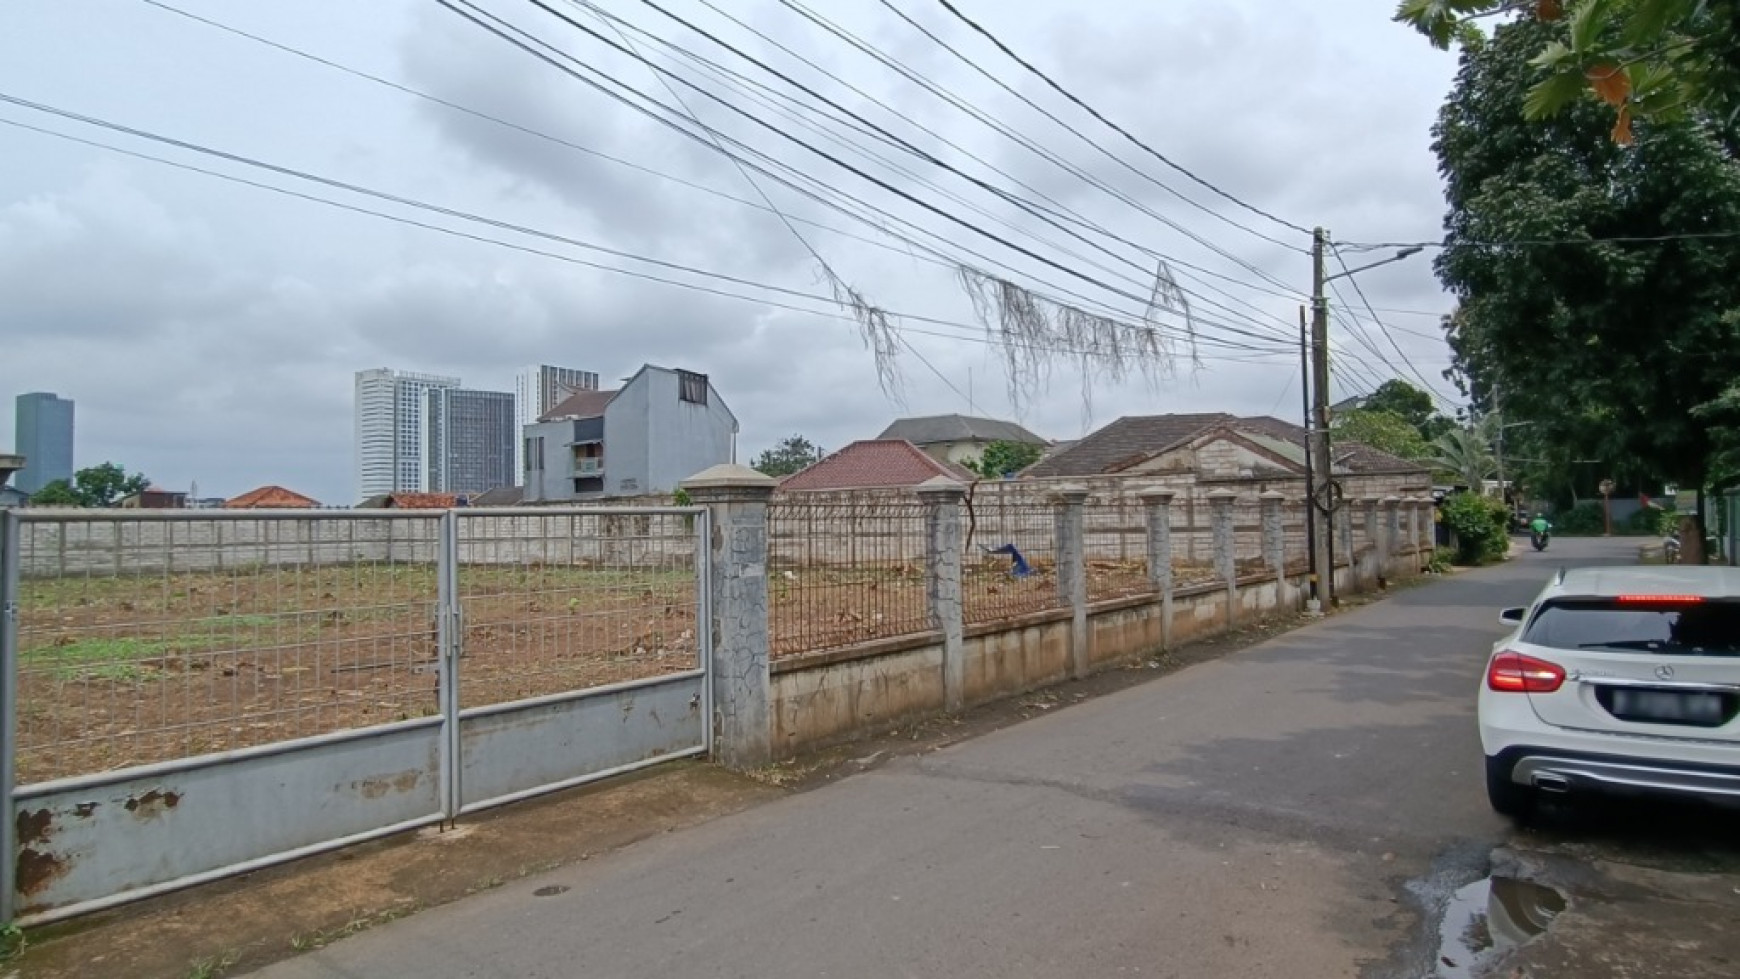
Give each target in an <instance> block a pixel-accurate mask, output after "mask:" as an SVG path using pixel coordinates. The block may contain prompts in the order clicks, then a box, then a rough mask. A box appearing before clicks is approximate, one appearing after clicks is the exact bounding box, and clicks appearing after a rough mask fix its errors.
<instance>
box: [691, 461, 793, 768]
mask: <svg viewBox="0 0 1740 979" xmlns="http://www.w3.org/2000/svg"><path fill="white" fill-rule="evenodd" d="M682 487H683V489H684V490H685V491H687V492H688V494H689V498H690V499H692V500H694V501H695V503H697V504H699V505H701V506H705V507H706V508H707V509H708V511H709V513H710V517H711V526H712V534H711V537H712V539H711V540H709V541H708V542H707V574H708V581H709V585H710V587H709V588H708V598H709V601H708V609H707V611H708V618H709V620H710V621H708V622H705V623H702V624H701V627H702V628H704V629H707V630H709V632H710V634H711V636H712V639H713V657H712V664H711V668H710V672H709V681H710V683H709V686H710V688H711V690H712V701H713V703H712V705H711V707H712V711H713V724H714V739H713V745H714V754H715V757H716V758H717V759H718V761H720V762H721V763H722V764H724V765H725V766H727V767H729V768H738V769H743V768H754V767H756V766H759V765H765V764H767V763H768V762H769V761H771V760H772V758H773V747H772V746H773V713H772V710H773V705H772V701H773V683H772V677H771V674H770V673H769V670H768V650H769V641H768V625H767V558H768V554H767V502H768V500H769V498H771V497H772V496H773V487H774V481H773V480H772V479H771V478H769V477H767V476H764V475H762V474H761V473H758V472H756V471H755V470H753V469H750V468H749V467H747V466H739V465H735V464H726V465H720V466H714V467H713V468H711V469H708V470H706V471H704V472H701V473H699V474H697V475H695V476H692V477H690V478H689V479H687V480H684V481H683V484H682Z"/></svg>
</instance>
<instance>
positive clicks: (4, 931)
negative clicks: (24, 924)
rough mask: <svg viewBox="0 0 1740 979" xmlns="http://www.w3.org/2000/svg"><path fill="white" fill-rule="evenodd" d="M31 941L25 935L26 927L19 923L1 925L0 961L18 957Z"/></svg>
mask: <svg viewBox="0 0 1740 979" xmlns="http://www.w3.org/2000/svg"><path fill="white" fill-rule="evenodd" d="M29 944H30V941H29V940H28V939H27V938H25V937H24V929H22V928H20V927H18V926H17V925H12V924H9V925H6V926H5V927H0V962H7V961H10V960H12V959H15V958H17V957H18V955H19V953H20V952H23V951H24V948H25V946H27V945H29Z"/></svg>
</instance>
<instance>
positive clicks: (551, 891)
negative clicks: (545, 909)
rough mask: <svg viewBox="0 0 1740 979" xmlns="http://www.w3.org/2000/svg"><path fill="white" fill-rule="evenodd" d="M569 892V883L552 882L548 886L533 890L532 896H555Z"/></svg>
mask: <svg viewBox="0 0 1740 979" xmlns="http://www.w3.org/2000/svg"><path fill="white" fill-rule="evenodd" d="M567 892H568V887H567V885H565V884H551V885H550V886H548V887H540V888H538V889H537V890H535V891H533V892H532V896H533V897H555V896H556V895H558V894H566V893H567Z"/></svg>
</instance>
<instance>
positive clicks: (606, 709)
mask: <svg viewBox="0 0 1740 979" xmlns="http://www.w3.org/2000/svg"><path fill="white" fill-rule="evenodd" d="M703 675H704V674H703V672H702V671H700V670H695V671H692V672H689V673H682V674H677V675H674V676H666V677H658V678H655V679H650V680H636V681H631V682H628V683H620V684H615V685H612V686H608V687H597V688H594V689H592V690H587V691H584V692H582V693H577V694H567V695H561V696H556V697H546V698H542V699H540V700H535V701H529V702H522V703H518V704H510V705H503V706H498V707H484V708H476V709H473V710H469V711H466V712H464V713H463V714H461V715H460V717H461V720H460V730H459V738H460V756H461V763H460V771H461V777H460V780H459V783H460V787H461V791H462V792H463V802H464V808H465V810H467V811H469V810H474V809H478V808H482V807H483V806H486V805H489V804H491V803H494V802H500V801H505V800H506V798H508V797H519V796H523V795H527V794H531V793H533V792H535V791H537V790H540V789H553V788H559V787H562V786H565V785H573V784H576V783H577V782H580V781H585V780H586V779H587V778H589V777H593V776H600V775H603V774H606V773H610V772H614V771H617V770H621V769H623V768H625V767H628V766H632V765H635V764H637V763H643V762H650V761H655V760H659V759H664V758H672V757H677V756H680V755H687V754H699V753H701V752H702V751H704V750H705V742H706V736H705V731H704V730H703V728H702V715H703V714H704V713H705V711H704V709H703V708H702V706H701V705H702V697H701V695H702V677H703Z"/></svg>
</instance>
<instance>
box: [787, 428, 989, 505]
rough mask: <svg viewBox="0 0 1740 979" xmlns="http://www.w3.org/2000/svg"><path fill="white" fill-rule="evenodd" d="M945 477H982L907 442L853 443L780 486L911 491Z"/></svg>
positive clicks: (964, 479) (795, 489) (816, 489)
mask: <svg viewBox="0 0 1740 979" xmlns="http://www.w3.org/2000/svg"><path fill="white" fill-rule="evenodd" d="M938 476H945V477H947V478H949V479H953V480H956V481H957V482H962V483H970V482H972V481H973V480H974V479H977V478H978V477H976V476H974V475H973V474H972V473H971V472H969V471H967V470H966V469H963V468H962V467H960V466H957V465H955V464H954V463H950V462H942V461H940V460H938V459H937V458H935V457H934V456H932V455H930V454H929V453H926V452H924V451H923V450H921V449H919V448H918V447H917V446H915V445H913V444H912V443H911V442H908V441H905V440H904V439H866V440H864V441H860V442H853V443H852V444H851V445H848V446H846V447H845V448H843V449H841V450H840V451H838V452H835V453H833V454H832V455H830V456H828V457H827V458H825V459H823V460H822V461H821V462H818V463H816V464H815V465H812V466H810V467H809V468H807V469H803V470H800V471H798V472H796V473H793V474H792V475H791V476H789V477H787V478H786V479H785V480H783V481H782V482H780V484H779V489H778V492H780V493H805V492H810V493H813V492H822V491H827V490H853V489H909V488H912V487H915V486H918V485H919V484H920V483H923V482H924V481H926V480H928V479H935V478H936V477H938Z"/></svg>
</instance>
